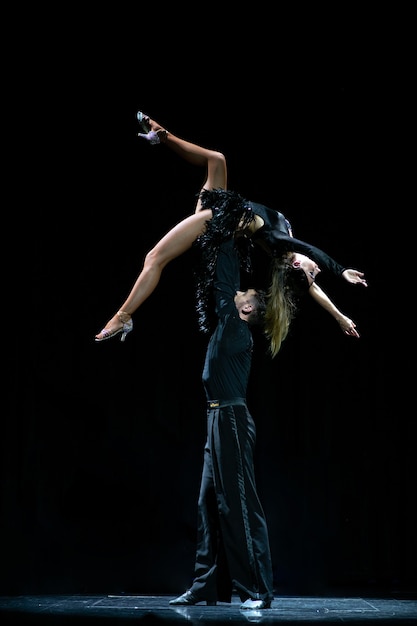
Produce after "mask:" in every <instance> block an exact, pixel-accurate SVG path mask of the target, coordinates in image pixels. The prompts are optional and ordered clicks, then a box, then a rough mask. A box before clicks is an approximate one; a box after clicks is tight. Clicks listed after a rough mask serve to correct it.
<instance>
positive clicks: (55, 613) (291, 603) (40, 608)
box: [0, 595, 417, 626]
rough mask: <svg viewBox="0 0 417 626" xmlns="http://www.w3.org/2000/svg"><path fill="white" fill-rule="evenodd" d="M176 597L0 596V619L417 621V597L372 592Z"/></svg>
mask: <svg viewBox="0 0 417 626" xmlns="http://www.w3.org/2000/svg"><path fill="white" fill-rule="evenodd" d="M172 597H173V596H141V595H130V596H124V595H121V596H116V595H106V596H98V595H70V596H60V595H59V596H57V595H54V596H46V595H42V596H15V597H10V596H9V597H5V596H0V624H1V625H2V626H9V624H10V625H11V626H13V624H22V625H23V624H25V626H26V625H27V626H30V625H32V624H38V625H42V626H49V625H51V624H52V625H55V624H58V625H69V624H77V625H78V626H80V625H81V624H90V625H94V624H103V625H106V626H107V625H109V626H113V625H120V624H122V623H123V624H125V623H127V622H129V621H130V622H133V621H134V622H135V623H138V624H163V623H168V622H175V623H176V624H178V625H181V624H185V623H188V624H195V625H198V626H205V625H206V624H215V623H217V624H226V623H227V624H231V625H233V624H246V623H248V622H253V623H263V624H268V625H271V624H278V623H279V624H281V623H285V624H300V625H302V626H305V625H308V624H313V623H314V624H319V623H325V624H326V625H331V624H334V625H336V624H339V625H340V624H348V625H349V626H353V625H355V626H356V625H357V624H365V623H366V624H367V625H371V624H379V625H380V626H386V625H391V624H408V625H409V626H411V624H413V625H414V624H417V599H416V596H414V595H413V596H411V598H410V599H409V598H404V597H401V598H368V597H360V596H358V597H336V598H335V597H293V596H284V597H276V598H275V600H274V601H273V603H272V606H271V608H270V609H266V610H263V611H243V610H241V609H240V604H241V603H240V601H239V598H238V597H237V596H236V597H233V600H232V603H231V604H223V603H219V604H218V605H217V606H210V607H209V606H206V605H205V604H199V605H196V606H192V607H171V606H170V605H169V600H170V599H171V598H172Z"/></svg>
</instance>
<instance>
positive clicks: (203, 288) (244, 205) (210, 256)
mask: <svg viewBox="0 0 417 626" xmlns="http://www.w3.org/2000/svg"><path fill="white" fill-rule="evenodd" d="M199 196H200V199H201V204H202V207H203V208H204V209H211V211H212V214H213V216H212V218H211V219H210V220H208V221H207V222H206V230H205V232H204V233H203V234H202V235H200V236H199V237H198V238H197V240H196V242H195V245H196V246H197V247H198V248H199V252H200V263H199V265H198V266H197V268H196V269H195V271H194V276H195V283H196V297H197V303H196V309H197V315H198V324H199V328H200V330H201V331H202V332H205V333H207V332H209V331H210V322H209V311H208V305H209V300H210V297H211V295H212V288H213V280H214V273H215V269H216V260H217V254H218V251H219V246H220V244H221V243H222V242H223V241H225V240H227V239H230V238H231V237H233V236H234V234H235V233H236V231H237V230H238V229H239V230H241V229H244V228H246V227H247V226H248V225H249V224H250V223H251V222H253V220H254V219H255V217H256V216H255V214H254V212H253V210H252V208H251V207H250V206H249V203H248V201H247V200H245V198H243V197H242V196H241V195H239V194H238V193H236V192H235V191H226V190H224V189H210V190H208V189H204V190H203V191H202V192H201V193H200V194H199ZM251 246H252V243H251V241H250V239H248V238H246V237H237V238H236V247H237V250H238V253H239V258H240V264H241V267H242V269H243V270H244V271H246V272H250V270H251V261H250V248H251Z"/></svg>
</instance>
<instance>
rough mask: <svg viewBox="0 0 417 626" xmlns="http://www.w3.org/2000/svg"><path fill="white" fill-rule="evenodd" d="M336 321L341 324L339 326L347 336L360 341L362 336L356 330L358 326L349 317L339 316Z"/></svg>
mask: <svg viewBox="0 0 417 626" xmlns="http://www.w3.org/2000/svg"><path fill="white" fill-rule="evenodd" d="M336 321H337V322H338V323H339V326H340V328H341V329H342V331H343V333H344V334H345V335H348V336H349V337H356V338H357V339H359V336H360V335H359V333H358V331H357V330H356V324H355V322H353V321H352V320H351V319H350V318H349V317H347V316H346V315H338V316H337V317H336Z"/></svg>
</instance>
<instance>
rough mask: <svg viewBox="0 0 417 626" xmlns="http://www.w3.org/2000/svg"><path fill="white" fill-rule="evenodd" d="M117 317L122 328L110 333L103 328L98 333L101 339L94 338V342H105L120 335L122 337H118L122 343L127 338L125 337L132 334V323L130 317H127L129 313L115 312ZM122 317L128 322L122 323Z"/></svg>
mask: <svg viewBox="0 0 417 626" xmlns="http://www.w3.org/2000/svg"><path fill="white" fill-rule="evenodd" d="M117 316H118V318H119V319H120V321H121V322H122V324H123V326H122V327H121V328H118V329H117V330H114V331H111V330H106V329H105V328H103V330H102V331H100V333H99V335H103V336H102V337H97V336H96V337H95V341H96V342H97V343H100V342H101V341H105V340H106V339H112V337H116V335H119V334H120V333H122V336H121V337H120V341H124V340H125V339H126V337H127V335H128V334H129V333H130V332H132V330H133V321H132V318H131V316H130V315H129V313H126V312H125V311H118V312H117ZM123 316H128V320H127V321H124V320H123Z"/></svg>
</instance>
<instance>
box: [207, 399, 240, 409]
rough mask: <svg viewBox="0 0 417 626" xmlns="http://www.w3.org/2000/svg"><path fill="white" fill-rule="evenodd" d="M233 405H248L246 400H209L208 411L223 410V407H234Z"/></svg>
mask: <svg viewBox="0 0 417 626" xmlns="http://www.w3.org/2000/svg"><path fill="white" fill-rule="evenodd" d="M233 404H239V405H241V406H242V405H246V400H245V398H230V400H207V408H208V409H221V408H222V407H223V406H232V405H233Z"/></svg>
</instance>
